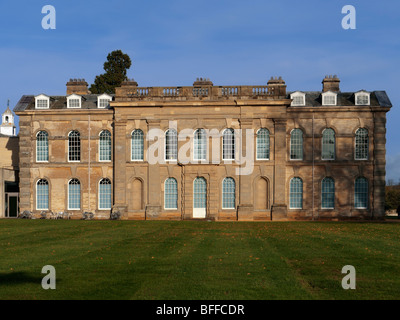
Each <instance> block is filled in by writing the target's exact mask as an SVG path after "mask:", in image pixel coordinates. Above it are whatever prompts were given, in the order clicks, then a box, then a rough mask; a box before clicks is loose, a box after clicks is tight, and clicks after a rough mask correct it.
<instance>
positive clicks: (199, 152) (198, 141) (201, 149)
mask: <svg viewBox="0 0 400 320" xmlns="http://www.w3.org/2000/svg"><path fill="white" fill-rule="evenodd" d="M193 144H194V153H193V160H206V159H207V135H206V131H205V130H204V129H197V130H196V131H195V132H194V139H193Z"/></svg>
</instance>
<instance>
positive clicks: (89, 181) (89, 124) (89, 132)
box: [88, 114, 91, 212]
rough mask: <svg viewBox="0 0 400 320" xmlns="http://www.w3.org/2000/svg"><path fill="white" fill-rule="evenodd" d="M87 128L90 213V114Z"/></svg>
mask: <svg viewBox="0 0 400 320" xmlns="http://www.w3.org/2000/svg"><path fill="white" fill-rule="evenodd" d="M88 126H89V128H88V129H89V130H88V132H89V139H88V141H89V161H88V194H89V197H88V201H89V212H91V211H90V209H91V208H90V149H91V147H90V114H89V121H88Z"/></svg>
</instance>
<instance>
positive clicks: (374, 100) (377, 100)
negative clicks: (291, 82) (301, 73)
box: [287, 91, 392, 108]
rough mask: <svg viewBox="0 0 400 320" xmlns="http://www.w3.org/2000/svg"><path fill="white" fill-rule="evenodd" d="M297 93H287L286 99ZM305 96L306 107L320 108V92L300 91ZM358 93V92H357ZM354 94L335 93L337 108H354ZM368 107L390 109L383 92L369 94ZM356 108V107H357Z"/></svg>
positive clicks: (387, 99) (389, 103)
mask: <svg viewBox="0 0 400 320" xmlns="http://www.w3.org/2000/svg"><path fill="white" fill-rule="evenodd" d="M295 92H299V91H292V92H288V96H287V98H288V99H290V94H291V93H295ZM300 92H303V93H305V95H306V107H320V106H322V92H321V91H300ZM358 92H360V91H358ZM355 93H356V92H338V93H337V104H336V105H337V106H343V107H347V106H349V107H350V106H355V98H354V94H355ZM370 93H371V95H370V106H372V107H379V106H380V107H389V108H390V107H392V103H391V102H390V100H389V97H388V96H387V94H386V92H385V91H372V92H370ZM357 107H358V106H357Z"/></svg>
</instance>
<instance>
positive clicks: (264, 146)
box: [257, 128, 270, 160]
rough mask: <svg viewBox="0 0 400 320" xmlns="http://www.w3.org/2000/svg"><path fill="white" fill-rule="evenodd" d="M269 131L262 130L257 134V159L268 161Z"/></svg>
mask: <svg viewBox="0 0 400 320" xmlns="http://www.w3.org/2000/svg"><path fill="white" fill-rule="evenodd" d="M269 150H270V149H269V131H268V129H265V128H262V129H260V130H258V132H257V159H259V160H268V159H269Z"/></svg>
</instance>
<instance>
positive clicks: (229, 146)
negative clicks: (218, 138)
mask: <svg viewBox="0 0 400 320" xmlns="http://www.w3.org/2000/svg"><path fill="white" fill-rule="evenodd" d="M222 159H223V160H235V131H234V130H233V129H231V128H229V129H225V130H224V133H223V134H222Z"/></svg>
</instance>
